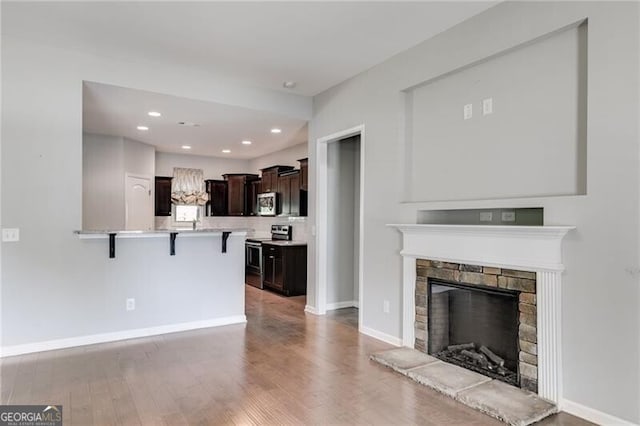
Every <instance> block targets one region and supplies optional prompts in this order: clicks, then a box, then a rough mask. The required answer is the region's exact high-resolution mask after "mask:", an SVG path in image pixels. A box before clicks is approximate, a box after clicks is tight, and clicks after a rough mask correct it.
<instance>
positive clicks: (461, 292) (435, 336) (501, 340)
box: [427, 280, 520, 386]
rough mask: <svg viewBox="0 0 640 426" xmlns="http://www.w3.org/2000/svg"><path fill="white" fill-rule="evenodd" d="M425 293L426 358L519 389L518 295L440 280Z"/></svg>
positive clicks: (428, 286) (431, 283) (432, 281)
mask: <svg viewBox="0 0 640 426" xmlns="http://www.w3.org/2000/svg"><path fill="white" fill-rule="evenodd" d="M427 288H428V291H427V300H428V301H427V307H428V315H427V318H429V321H428V336H429V337H428V353H429V354H431V355H433V356H435V357H436V358H439V359H441V360H443V361H446V362H449V363H452V364H456V365H458V366H460V367H464V368H467V369H470V370H473V371H476V372H478V373H480V374H484V375H486V376H488V377H491V378H493V379H497V380H501V381H504V382H506V383H509V384H511V385H514V386H519V385H520V377H519V375H518V362H519V359H518V358H519V355H518V352H519V350H518V292H516V291H511V290H504V289H497V288H490V287H480V286H471V285H466V284H459V283H451V282H446V281H441V280H429V281H428V285H427Z"/></svg>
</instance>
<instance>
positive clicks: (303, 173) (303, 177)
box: [298, 158, 309, 191]
mask: <svg viewBox="0 0 640 426" xmlns="http://www.w3.org/2000/svg"><path fill="white" fill-rule="evenodd" d="M298 162H299V163H300V189H301V190H303V191H308V190H309V159H308V158H301V159H300V160H298Z"/></svg>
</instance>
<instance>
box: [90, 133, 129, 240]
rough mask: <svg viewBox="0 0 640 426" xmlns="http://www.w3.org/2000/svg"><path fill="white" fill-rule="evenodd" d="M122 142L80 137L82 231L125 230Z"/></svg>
mask: <svg viewBox="0 0 640 426" xmlns="http://www.w3.org/2000/svg"><path fill="white" fill-rule="evenodd" d="M123 145H124V141H123V140H122V138H121V137H117V136H107V135H94V134H90V133H84V134H83V135H82V228H83V229H124V160H123V156H124V149H123Z"/></svg>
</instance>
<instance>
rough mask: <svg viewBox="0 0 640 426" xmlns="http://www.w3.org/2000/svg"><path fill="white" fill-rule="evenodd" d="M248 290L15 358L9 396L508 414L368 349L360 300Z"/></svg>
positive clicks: (146, 404)
mask: <svg viewBox="0 0 640 426" xmlns="http://www.w3.org/2000/svg"><path fill="white" fill-rule="evenodd" d="M246 291H247V299H246V300H247V317H248V323H247V324H246V327H245V326H244V325H232V326H226V327H217V328H209V329H203V330H197V331H190V332H183V333H174V334H167V335H163V336H156V337H148V338H142V339H134V340H127V341H121V342H115V343H105V344H99V345H93V346H86V347H81V348H73V349H65V350H58V351H51V352H44V353H39V354H31V355H23V356H16V357H11V358H5V359H3V360H2V361H1V364H0V365H1V376H0V379H1V384H2V388H1V401H0V402H1V403H2V404H62V405H63V415H64V424H65V425H92V424H96V425H108V424H122V425H138V424H145V425H163V424H164V425H186V424H190V425H209V424H239V425H244V424H262V425H272V424H291V425H303V424H317V425H324V424H345V425H353V424H372V425H373V424H376V425H391V424H407V425H409V424H419V425H500V424H501V423H499V422H497V421H496V420H493V419H491V418H489V417H488V416H485V415H484V414H481V413H479V412H476V411H474V410H472V409H470V408H467V407H465V406H464V405H462V404H459V403H457V402H455V401H453V400H452V399H450V398H448V397H446V396H443V395H440V394H438V393H436V392H435V391H432V390H430V389H428V388H426V387H424V386H421V385H419V384H417V383H415V382H413V381H411V380H409V379H407V378H405V377H403V376H400V375H399V374H396V373H394V372H392V371H391V370H390V369H387V368H385V367H382V366H380V365H378V364H376V363H374V362H372V361H370V360H369V355H370V354H371V353H372V352H376V351H380V350H384V349H387V348H390V346H389V345H387V344H385V343H383V342H380V341H378V340H376V339H373V338H370V337H367V336H364V335H361V334H359V333H358V331H357V310H356V309H341V310H339V311H334V312H332V313H329V314H328V315H327V316H325V317H316V316H313V315H309V314H305V313H304V312H303V309H304V297H293V298H284V297H280V296H278V295H275V294H273V293H270V292H267V291H262V290H258V289H255V288H253V287H247V289H246ZM542 424H544V425H566V426H574V425H575V426H577V425H583V424H587V423H586V422H583V421H581V420H579V419H577V418H575V417H572V416H569V415H567V414H560V415H556V416H554V417H552V418H549V419H547V420H546V421H544V422H543V423H542Z"/></svg>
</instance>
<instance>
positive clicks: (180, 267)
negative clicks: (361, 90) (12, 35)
mask: <svg viewBox="0 0 640 426" xmlns="http://www.w3.org/2000/svg"><path fill="white" fill-rule="evenodd" d="M307 151H308V147H307V122H306V121H305V120H300V119H295V118H291V117H286V116H277V115H275V114H273V113H268V112H265V111H254V110H247V109H243V108H238V107H234V106H229V105H222V104H212V103H210V102H201V101H197V100H194V99H185V98H176V97H173V96H169V95H164V94H159V93H151V92H145V91H140V90H135V89H129V88H123V87H118V86H111V85H106V84H101V83H94V82H84V84H83V155H82V157H83V169H82V173H83V188H82V189H83V199H82V201H83V203H82V204H83V205H82V207H83V208H82V229H79V230H76V231H75V234H76V235H77V238H78V239H80V240H81V243H82V244H83V246H84V247H85V249H86V250H98V251H102V252H103V255H104V257H105V258H107V259H108V262H107V263H106V264H105V265H104V267H105V268H107V271H112V272H109V273H107V274H106V275H105V276H106V282H105V285H106V286H107V287H108V286H111V287H112V288H114V287H118V286H120V284H119V283H122V285H124V282H128V281H131V278H134V277H139V278H138V279H137V282H139V285H138V284H136V286H134V287H139V289H137V288H134V287H131V286H129V287H122V288H118V289H117V293H118V294H119V296H116V297H122V298H123V299H122V300H123V305H125V303H124V302H125V301H126V309H123V310H124V311H125V312H126V316H125V317H124V318H123V320H125V321H128V320H127V318H133V317H136V316H139V317H140V318H139V319H135V322H145V321H146V320H145V319H144V318H156V317H157V318H158V320H159V321H163V320H162V319H161V318H164V317H165V316H166V317H167V318H173V319H172V320H171V321H172V322H175V323H182V324H185V325H184V327H185V328H184V329H190V328H199V327H201V326H211V325H224V324H232V323H242V322H246V316H245V315H244V314H245V298H246V297H251V294H256V293H255V292H248V291H245V286H250V287H249V288H257V289H260V290H261V291H268V292H270V293H272V294H274V295H277V296H278V297H289V296H304V295H305V294H306V286H307V272H306V271H307V241H308V226H307V212H308V160H307ZM152 259H154V260H152ZM147 276H154V277H156V278H155V279H154V280H155V282H156V283H162V285H159V286H158V285H157V286H155V287H154V286H153V285H152V284H153V283H152V281H149V280H148V278H146V277H147ZM110 297H112V296H110ZM177 302H178V303H177ZM160 312H162V315H161V316H158V315H160V314H159V313H160ZM154 321H155V320H154Z"/></svg>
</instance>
